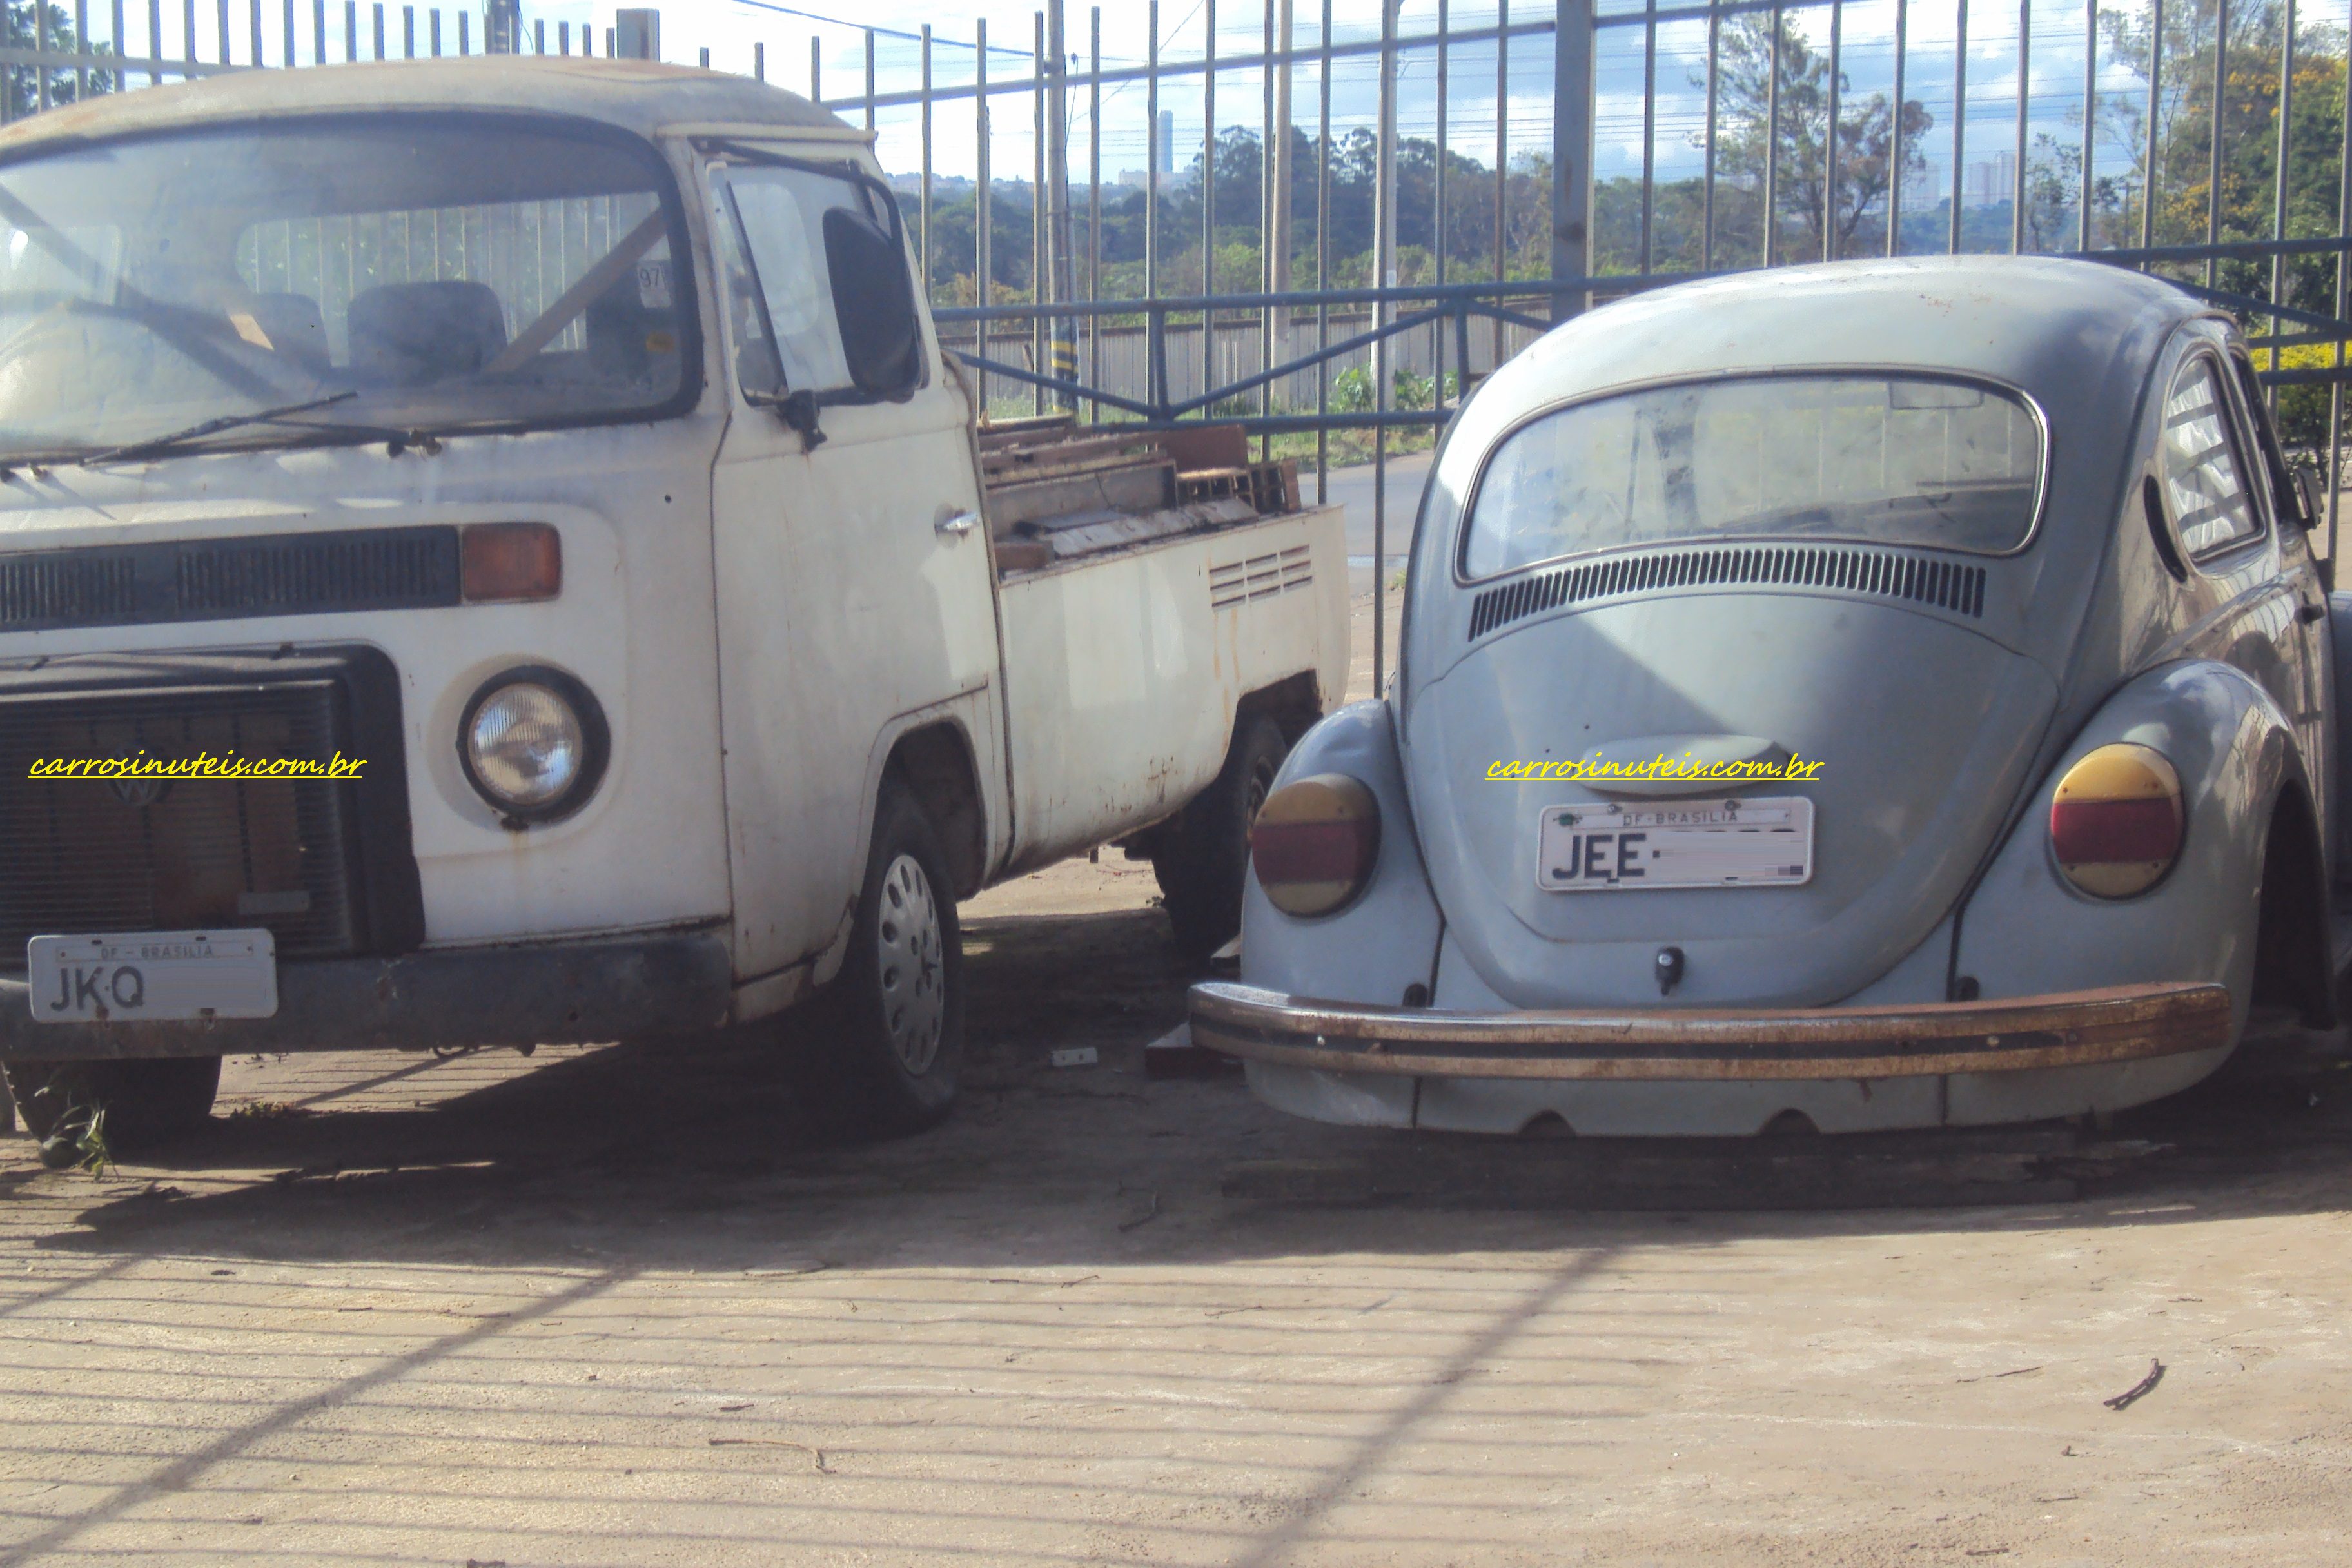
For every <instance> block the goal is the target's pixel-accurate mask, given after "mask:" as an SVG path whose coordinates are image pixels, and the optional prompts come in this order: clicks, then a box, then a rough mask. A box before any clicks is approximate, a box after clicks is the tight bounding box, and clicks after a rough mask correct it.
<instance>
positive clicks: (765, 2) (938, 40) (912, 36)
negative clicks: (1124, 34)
mask: <svg viewBox="0 0 2352 1568" xmlns="http://www.w3.org/2000/svg"><path fill="white" fill-rule="evenodd" d="M735 4H736V5H748V6H750V7H751V9H752V10H754V11H773V12H775V13H776V14H777V15H778V16H798V17H799V18H800V19H801V20H803V21H804V22H823V23H824V24H825V25H826V26H832V27H847V28H849V29H850V30H851V31H853V32H859V33H872V34H873V35H875V36H876V37H883V38H902V39H904V40H906V41H907V42H908V43H910V44H919V43H921V42H922V41H923V36H922V34H920V33H908V32H901V31H900V30H899V29H898V28H896V27H878V26H874V25H873V24H871V23H868V22H845V21H843V20H842V19H841V18H840V17H838V16H824V15H822V14H820V13H818V12H815V11H803V10H801V9H799V8H798V7H796V6H792V5H775V4H773V3H772V0H735ZM931 42H933V43H935V44H951V45H953V46H954V47H957V48H959V49H977V48H978V47H979V46H978V45H976V44H968V43H966V42H964V41H963V40H962V39H961V38H950V37H941V36H940V35H939V34H937V33H934V34H932V35H931ZM988 52H989V53H990V54H992V55H1009V56H1011V57H1012V58H1014V59H1023V60H1025V59H1027V58H1029V51H1028V50H1026V49H1013V48H1007V47H1004V46H1003V45H1002V44H991V45H989V46H988Z"/></svg>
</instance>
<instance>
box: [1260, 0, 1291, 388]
mask: <svg viewBox="0 0 2352 1568" xmlns="http://www.w3.org/2000/svg"><path fill="white" fill-rule="evenodd" d="M1267 3H1268V4H1270V5H1273V6H1274V8H1275V36H1276V37H1277V38H1279V39H1281V40H1282V62H1281V64H1280V65H1278V66H1276V67H1275V72H1276V75H1275V79H1274V127H1275V135H1276V137H1278V138H1279V139H1280V151H1279V152H1278V153H1276V157H1275V161H1274V194H1273V196H1272V198H1271V200H1272V205H1273V207H1274V238H1273V239H1272V240H1271V241H1270V242H1269V244H1270V247H1271V248H1272V250H1273V252H1274V290H1275V292H1276V293H1277V294H1287V293H1289V292H1290V291H1291V290H1292V289H1294V288H1296V287H1297V280H1296V279H1295V278H1294V276H1293V274H1294V271H1295V268H1293V266H1292V264H1291V258H1292V257H1293V255H1294V254H1295V253H1296V252H1297V248H1298V246H1297V237H1298V224H1297V219H1298V160H1297V158H1296V157H1294V156H1292V153H1291V149H1292V148H1293V146H1294V145H1296V143H1294V142H1292V140H1291V138H1292V137H1293V136H1294V135H1296V134H1297V132H1296V131H1295V130H1294V129H1293V127H1295V126H1296V125H1297V122H1298V101H1297V85H1298V68H1297V63H1296V61H1295V60H1294V59H1293V58H1292V57H1293V55H1294V54H1295V53H1296V52H1297V43H1298V17H1297V11H1296V9H1295V7H1294V6H1293V5H1292V3H1291V0H1267ZM1274 352H1275V354H1276V357H1277V358H1278V359H1279V360H1281V361H1282V362H1284V363H1289V362H1291V361H1295V360H1296V359H1297V357H1298V309H1297V306H1295V305H1283V306H1278V307H1277V308H1276V315H1275V333H1274ZM1295 386H1296V378H1295V377H1290V376H1286V377H1284V378H1283V387H1284V390H1285V393H1286V395H1287V400H1288V404H1289V405H1290V406H1291V407H1294V408H1295V407H1297V404H1298V399H1297V394H1296V392H1295V390H1294V388H1295Z"/></svg>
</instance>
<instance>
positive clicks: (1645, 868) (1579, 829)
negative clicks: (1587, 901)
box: [1536, 795, 1813, 893]
mask: <svg viewBox="0 0 2352 1568" xmlns="http://www.w3.org/2000/svg"><path fill="white" fill-rule="evenodd" d="M1536 820H1537V827H1536V885H1537V886H1538V887H1540V888H1541V889H1544V890H1545V891H1546V892H1549V893H1583V892H1598V891H1601V890H1603V889H1616V890H1620V891H1622V890H1623V889H1629V888H1790V887H1796V886H1798V885H1799V884H1801V883H1804V882H1808V881H1811V879H1812V875H1813V803H1812V802H1811V801H1810V800H1807V799H1806V798H1804V797H1803V796H1802V795H1779V796H1772V797H1769V798H1764V799H1758V800H1736V799H1728V800H1723V799H1719V800H1706V801H1690V802H1684V803H1677V804H1675V805H1643V806H1630V805H1548V806H1545V807H1544V808H1543V811H1542V814H1541V815H1540V816H1538V818H1537V819H1536Z"/></svg>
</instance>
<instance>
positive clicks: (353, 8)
mask: <svg viewBox="0 0 2352 1568" xmlns="http://www.w3.org/2000/svg"><path fill="white" fill-rule="evenodd" d="M359 58H360V0H343V63H344V64H346V65H350V64H354V63H356V62H357V61H358V59H359Z"/></svg>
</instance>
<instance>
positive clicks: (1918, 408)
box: [1462, 375, 2042, 578]
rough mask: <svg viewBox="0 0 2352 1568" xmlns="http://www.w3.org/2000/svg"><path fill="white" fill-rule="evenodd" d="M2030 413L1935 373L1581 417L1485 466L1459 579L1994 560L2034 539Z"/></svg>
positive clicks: (1558, 420)
mask: <svg viewBox="0 0 2352 1568" xmlns="http://www.w3.org/2000/svg"><path fill="white" fill-rule="evenodd" d="M2041 485H2042V426H2041V424H2040V422H2039V421H2038V420H2037V419H2036V418H2035V417H2034V416H2033V412H2032V409H2031V408H2030V407H2028V406H2027V405H2026V404H2025V402H2024V401H2023V400H2022V399H2021V398H2019V397H2017V396H2015V395H2011V394H2010V393H2007V392H2004V391H2001V390H2000V389H1999V388H1997V387H1991V386H1985V385H1980V384H1976V383H1972V382H1958V381H1947V380H1937V379H1934V378H1930V377H1926V376H1885V375H1834V376H1830V375H1824V376H1758V377H1749V378H1746V379H1735V380H1726V381H1712V382H1697V383H1687V384H1679V385H1675V386H1662V387H1655V388H1653V389H1651V390H1649V391H1646V392H1635V393H1628V394H1625V395H1622V396H1617V397H1610V398H1603V399H1601V400H1599V401H1596V402H1592V403H1583V404H1578V405H1574V406H1572V407H1568V408H1563V409H1560V410H1559V411H1557V412H1555V413H1552V414H1548V415H1545V416H1542V417H1541V418H1538V419H1537V420H1535V421H1533V422H1532V423H1530V424H1528V425H1524V426H1520V427H1519V428H1518V429H1517V431H1515V432H1513V433H1512V434H1511V435H1510V436H1509V437H1507V438H1506V439H1505V441H1504V442H1503V444H1502V446H1501V447H1500V448H1498V449H1497V450H1496V453H1495V455H1494V457H1493V458H1492V459H1491V460H1490V461H1489V462H1488V464H1487V467H1486V475H1485V477H1484V478H1483V479H1481V480H1480V481H1479V485H1478V492H1477V495H1476V497H1475V500H1473V502H1472V505H1471V512H1470V521H1469V525H1468V528H1467V530H1466V531H1465V537H1464V540H1463V546H1462V570H1463V573H1464V574H1465V575H1466V576H1469V577H1473V578H1477V577H1491V576H1493V575H1495V574H1496V573H1500V572H1509V571H1513V570H1516V569H1517V568H1518V567H1521V566H1528V565H1532V564H1534V563H1537V562H1539V561H1552V560H1557V559H1559V558H1560V557H1562V556H1568V555H1577V554H1581V553H1583V552H1587V551H1592V550H1604V549H1608V548H1610V547H1612V546H1616V545H1624V544H1648V543H1654V542H1663V541H1667V540H1688V539H1715V538H1790V539H1797V538H1805V539H1856V540H1867V541H1870V542H1874V543H1879V544H1913V545H1927V546H1930V547H1932V548H1936V549H1940V550H1963V551H1970V552H1977V553H1981V554H1989V555H1997V554H2000V553H2002V552H2006V551H2011V550H2014V549H2016V548H2017V547H2018V546H2020V545H2021V544H2023V543H2024V542H2025V540H2026V536H2027V535H2028V534H2030V533H2031V532H2032V531H2033V516H2034V510H2035V503H2036V500H2037V498H2038V497H2039V495H2040V493H2041Z"/></svg>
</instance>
